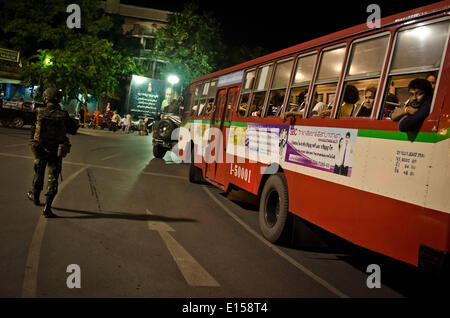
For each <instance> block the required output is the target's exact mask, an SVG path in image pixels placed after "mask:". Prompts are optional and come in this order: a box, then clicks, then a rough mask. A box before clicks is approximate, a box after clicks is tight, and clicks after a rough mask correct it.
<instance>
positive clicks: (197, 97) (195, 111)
mask: <svg viewBox="0 0 450 318" xmlns="http://www.w3.org/2000/svg"><path fill="white" fill-rule="evenodd" d="M200 89H201V84H199V85H197V86H196V87H195V92H194V96H193V99H192V100H193V105H192V107H191V115H192V116H197V115H198V105H199V102H200Z"/></svg>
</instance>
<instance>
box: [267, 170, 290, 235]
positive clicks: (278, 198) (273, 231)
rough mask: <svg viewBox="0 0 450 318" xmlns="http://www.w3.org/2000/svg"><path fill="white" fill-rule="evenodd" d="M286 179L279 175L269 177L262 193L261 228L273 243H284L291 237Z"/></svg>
mask: <svg viewBox="0 0 450 318" xmlns="http://www.w3.org/2000/svg"><path fill="white" fill-rule="evenodd" d="M288 209H289V196H288V188H287V182H286V177H285V176H284V174H282V173H277V174H274V175H272V176H270V177H269V179H268V180H267V182H266V184H265V185H264V188H263V190H262V193H261V198H260V204H259V227H260V228H261V231H262V233H263V235H264V237H265V238H266V239H267V240H268V241H270V242H272V243H280V242H284V241H286V240H287V239H288V238H289V235H290V230H291V227H290V223H291V219H292V215H290V213H289V211H288Z"/></svg>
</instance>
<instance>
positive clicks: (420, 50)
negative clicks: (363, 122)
mask: <svg viewBox="0 0 450 318" xmlns="http://www.w3.org/2000/svg"><path fill="white" fill-rule="evenodd" d="M449 24H450V22H449V21H448V20H446V21H442V22H438V23H432V24H426V25H415V26H409V27H407V28H406V29H403V30H401V31H399V32H398V34H397V39H396V43H395V50H394V53H393V57H392V63H391V67H390V70H389V77H388V80H387V85H386V89H385V93H384V98H383V108H382V110H381V112H380V114H379V115H378V118H379V119H390V113H391V112H392V111H393V110H394V109H395V108H396V107H403V106H405V105H407V104H408V98H409V92H408V85H409V83H410V82H411V81H412V80H413V79H416V78H424V79H427V80H428V81H430V82H434V83H436V79H437V77H438V72H439V69H440V67H441V61H442V55H443V52H444V48H445V47H446V45H447V41H448V36H449ZM432 86H433V85H432ZM433 93H434V88H433ZM431 101H432V97H431V99H430V103H431Z"/></svg>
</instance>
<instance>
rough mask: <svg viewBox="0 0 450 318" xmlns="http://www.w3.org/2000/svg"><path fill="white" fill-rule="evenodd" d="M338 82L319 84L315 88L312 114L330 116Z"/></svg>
mask: <svg viewBox="0 0 450 318" xmlns="http://www.w3.org/2000/svg"><path fill="white" fill-rule="evenodd" d="M336 88H337V83H333V84H322V85H317V86H316V87H315V89H314V92H313V95H312V100H311V107H310V109H311V110H310V114H311V116H322V117H329V116H330V115H331V110H332V108H333V105H334V99H335V97H336Z"/></svg>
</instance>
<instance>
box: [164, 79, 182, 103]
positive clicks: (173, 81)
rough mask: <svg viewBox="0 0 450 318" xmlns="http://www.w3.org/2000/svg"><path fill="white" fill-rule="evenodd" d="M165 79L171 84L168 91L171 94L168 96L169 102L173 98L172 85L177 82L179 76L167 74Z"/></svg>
mask: <svg viewBox="0 0 450 318" xmlns="http://www.w3.org/2000/svg"><path fill="white" fill-rule="evenodd" d="M167 81H168V82H169V83H170V84H171V86H172V89H171V92H170V94H171V96H170V103H171V102H172V100H173V85H175V84H177V83H178V82H179V81H180V78H179V77H178V76H176V75H169V77H167ZM170 103H169V104H170Z"/></svg>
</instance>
